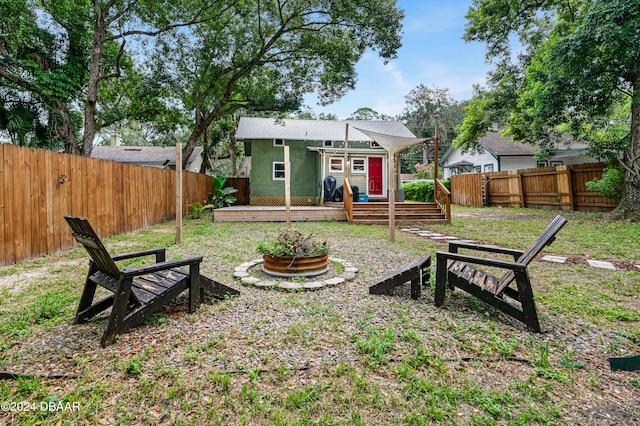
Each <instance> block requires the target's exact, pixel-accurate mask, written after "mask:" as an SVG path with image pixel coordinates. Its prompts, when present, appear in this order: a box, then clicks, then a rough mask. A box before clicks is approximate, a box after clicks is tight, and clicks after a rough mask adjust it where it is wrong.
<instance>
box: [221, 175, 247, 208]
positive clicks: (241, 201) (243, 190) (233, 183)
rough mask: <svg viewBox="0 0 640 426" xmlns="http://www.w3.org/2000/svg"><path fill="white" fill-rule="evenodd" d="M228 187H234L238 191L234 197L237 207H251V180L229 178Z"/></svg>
mask: <svg viewBox="0 0 640 426" xmlns="http://www.w3.org/2000/svg"><path fill="white" fill-rule="evenodd" d="M225 186H226V187H232V188H235V189H237V190H238V192H236V193H235V194H233V196H234V197H236V202H235V203H234V204H235V205H236V206H248V205H249V195H250V190H249V178H238V177H230V178H227V184H226V185H225Z"/></svg>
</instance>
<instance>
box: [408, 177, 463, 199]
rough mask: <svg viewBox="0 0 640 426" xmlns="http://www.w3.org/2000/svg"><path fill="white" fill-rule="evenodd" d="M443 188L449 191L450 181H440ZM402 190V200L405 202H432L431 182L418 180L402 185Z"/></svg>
mask: <svg viewBox="0 0 640 426" xmlns="http://www.w3.org/2000/svg"><path fill="white" fill-rule="evenodd" d="M441 182H442V183H443V184H444V186H445V188H447V189H448V190H449V191H451V181H449V180H448V179H447V180H443V181H441ZM402 189H404V199H405V200H407V201H418V202H422V203H432V202H433V181H432V180H419V181H415V182H407V183H403V184H402Z"/></svg>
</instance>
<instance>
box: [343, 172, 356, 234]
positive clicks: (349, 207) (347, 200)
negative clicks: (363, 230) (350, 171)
mask: <svg viewBox="0 0 640 426" xmlns="http://www.w3.org/2000/svg"><path fill="white" fill-rule="evenodd" d="M342 197H343V198H342V201H343V203H344V210H345V212H346V213H347V220H348V221H349V224H352V223H353V191H352V190H351V185H350V184H349V178H347V177H345V178H344V190H343V194H342Z"/></svg>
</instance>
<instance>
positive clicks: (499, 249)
mask: <svg viewBox="0 0 640 426" xmlns="http://www.w3.org/2000/svg"><path fill="white" fill-rule="evenodd" d="M458 248H465V249H469V250H479V251H486V252H490V253H500V254H508V255H511V256H513V258H514V259H515V260H518V258H519V257H520V256H522V255H523V254H524V250H515V249H509V248H504V247H498V246H491V245H483V244H476V243H464V242H456V241H450V242H449V251H450V252H451V253H457V252H458Z"/></svg>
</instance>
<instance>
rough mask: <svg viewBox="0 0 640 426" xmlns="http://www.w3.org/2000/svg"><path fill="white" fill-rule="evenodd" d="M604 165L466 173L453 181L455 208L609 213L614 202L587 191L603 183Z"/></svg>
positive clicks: (613, 207)
mask: <svg viewBox="0 0 640 426" xmlns="http://www.w3.org/2000/svg"><path fill="white" fill-rule="evenodd" d="M604 167H605V165H604V164H603V163H597V164H594V163H589V164H574V165H566V166H555V167H538V168H534V169H522V170H509V171H503V172H487V173H465V174H461V175H456V176H452V177H451V194H452V202H453V203H454V204H458V205H463V206H483V205H489V206H503V207H531V208H543V209H544V208H548V209H557V210H581V211H589V210H597V211H609V210H613V209H615V208H616V206H617V205H618V201H617V200H611V199H608V198H605V197H602V196H599V195H596V194H595V193H594V192H591V191H589V190H588V189H587V185H586V184H587V182H589V181H591V180H593V179H596V178H598V179H600V178H601V177H602V172H603V170H604Z"/></svg>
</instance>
